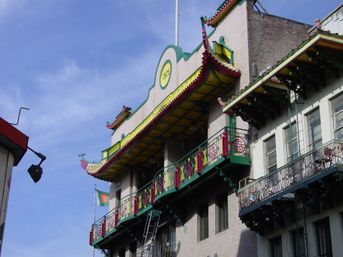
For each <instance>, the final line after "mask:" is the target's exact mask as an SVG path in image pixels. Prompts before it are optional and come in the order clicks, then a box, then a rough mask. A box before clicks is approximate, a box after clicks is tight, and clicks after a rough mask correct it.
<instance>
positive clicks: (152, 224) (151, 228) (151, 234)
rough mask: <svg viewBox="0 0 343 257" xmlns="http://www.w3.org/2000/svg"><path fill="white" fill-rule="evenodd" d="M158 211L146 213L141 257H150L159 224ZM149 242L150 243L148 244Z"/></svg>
mask: <svg viewBox="0 0 343 257" xmlns="http://www.w3.org/2000/svg"><path fill="white" fill-rule="evenodd" d="M160 215H161V212H160V211H156V210H152V211H150V212H149V213H148V216H147V218H146V221H145V226H144V232H143V237H142V252H141V254H140V256H141V257H152V253H153V246H154V243H155V238H156V234H157V230H158V226H159V223H160ZM149 240H150V243H148V242H149Z"/></svg>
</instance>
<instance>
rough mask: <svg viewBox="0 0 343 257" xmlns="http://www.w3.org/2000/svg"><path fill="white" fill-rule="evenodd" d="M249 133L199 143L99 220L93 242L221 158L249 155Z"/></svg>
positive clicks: (225, 132) (233, 131)
mask: <svg viewBox="0 0 343 257" xmlns="http://www.w3.org/2000/svg"><path fill="white" fill-rule="evenodd" d="M246 142H247V131H246V130H242V129H237V128H228V127H225V128H223V129H221V130H220V131H218V132H217V133H216V134H215V135H213V136H212V137H211V138H209V139H208V140H206V141H205V142H203V143H202V144H200V145H199V146H198V147H197V148H195V149H194V150H193V151H191V152H190V153H188V154H187V155H185V156H184V157H182V158H181V159H180V160H179V161H177V162H175V163H173V164H171V165H169V166H167V167H164V168H162V169H161V170H159V171H158V172H156V175H155V176H154V178H153V179H152V181H150V182H149V183H148V184H146V185H145V186H143V187H142V188H141V189H139V190H138V191H137V192H136V193H133V194H131V195H129V196H127V197H125V198H123V199H122V200H121V201H120V206H118V207H116V208H114V209H113V210H111V211H110V212H109V213H108V214H106V215H105V217H103V218H101V219H99V220H98V221H96V222H95V223H94V224H93V226H92V230H91V233H90V243H91V244H93V243H94V242H97V241H99V240H100V239H102V238H104V237H105V236H106V235H107V234H108V233H110V232H111V231H113V230H114V229H116V227H117V226H118V224H119V223H120V222H122V221H124V220H126V219H128V218H130V217H134V216H135V215H139V214H141V213H143V212H144V211H145V210H146V209H147V208H149V207H151V206H152V205H153V203H154V202H155V200H156V199H158V198H160V197H162V196H163V195H164V194H167V193H169V192H174V191H177V190H178V189H180V188H182V187H183V186H184V185H186V184H188V182H190V181H193V180H195V179H197V177H199V175H200V174H202V173H203V172H205V171H206V170H209V169H210V166H211V165H214V164H215V163H216V162H217V161H219V160H220V159H221V158H227V157H230V156H246V157H247V156H248V155H249V151H248V150H249V148H248V146H247V144H246Z"/></svg>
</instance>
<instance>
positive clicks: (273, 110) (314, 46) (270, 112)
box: [223, 30, 343, 128]
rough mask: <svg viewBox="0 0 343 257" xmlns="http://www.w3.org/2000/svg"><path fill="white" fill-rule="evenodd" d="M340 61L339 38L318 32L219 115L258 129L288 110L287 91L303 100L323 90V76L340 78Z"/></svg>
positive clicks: (342, 47)
mask: <svg viewBox="0 0 343 257" xmlns="http://www.w3.org/2000/svg"><path fill="white" fill-rule="evenodd" d="M342 61H343V36H340V35H337V34H331V33H329V32H325V31H322V30H318V31H317V32H316V33H314V34H313V35H312V36H310V37H309V38H308V39H306V40H305V41H303V42H302V43H301V44H300V45H299V46H298V47H297V48H295V49H293V50H292V51H291V52H290V53H289V54H288V55H287V56H286V57H284V58H283V59H282V60H280V61H279V62H277V63H276V64H275V65H274V66H272V67H271V68H269V69H268V70H266V71H265V72H263V73H262V74H261V75H260V76H259V77H257V78H256V79H255V80H254V81H253V82H252V83H251V84H249V85H248V86H247V87H245V88H244V89H243V90H241V91H240V92H239V93H238V94H236V95H234V96H232V97H231V98H230V99H229V100H228V101H227V102H226V105H225V106H224V108H223V111H224V112H225V113H228V114H230V115H236V116H240V117H241V118H242V119H243V120H244V121H247V122H249V123H250V124H251V125H253V126H254V127H256V128H260V127H261V126H264V125H265V123H266V121H267V120H268V119H275V118H276V117H278V116H279V115H280V113H281V110H282V108H284V107H287V106H288V104H289V92H290V91H293V92H295V93H296V94H297V95H299V96H300V97H302V98H303V99H306V97H307V95H308V92H309V91H311V90H315V91H318V90H320V89H321V88H322V87H325V85H326V76H327V75H331V76H335V77H340V76H341V74H342V73H341V72H342V69H343V62H342Z"/></svg>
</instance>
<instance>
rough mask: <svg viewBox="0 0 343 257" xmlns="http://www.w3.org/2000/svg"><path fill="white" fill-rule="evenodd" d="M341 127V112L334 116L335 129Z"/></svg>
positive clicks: (342, 113)
mask: <svg viewBox="0 0 343 257" xmlns="http://www.w3.org/2000/svg"><path fill="white" fill-rule="evenodd" d="M341 127H343V111H342V112H338V113H336V114H335V128H341Z"/></svg>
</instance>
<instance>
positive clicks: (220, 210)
mask: <svg viewBox="0 0 343 257" xmlns="http://www.w3.org/2000/svg"><path fill="white" fill-rule="evenodd" d="M216 205H217V206H216V209H217V215H216V216H217V217H216V218H217V221H216V223H217V232H221V231H223V230H225V229H227V228H228V227H229V223H228V204H227V194H223V195H221V196H219V197H218V198H217V201H216Z"/></svg>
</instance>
